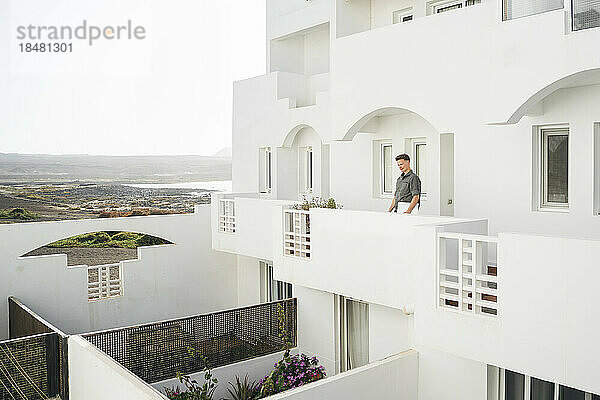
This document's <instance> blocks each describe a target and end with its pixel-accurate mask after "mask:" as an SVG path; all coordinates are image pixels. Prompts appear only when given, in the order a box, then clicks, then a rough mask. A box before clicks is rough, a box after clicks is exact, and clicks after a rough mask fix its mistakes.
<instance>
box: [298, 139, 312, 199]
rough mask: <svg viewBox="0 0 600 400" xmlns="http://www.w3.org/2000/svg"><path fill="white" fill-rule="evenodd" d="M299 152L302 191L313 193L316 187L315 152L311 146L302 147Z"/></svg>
mask: <svg viewBox="0 0 600 400" xmlns="http://www.w3.org/2000/svg"><path fill="white" fill-rule="evenodd" d="M299 150H300V151H299V154H298V171H299V174H298V175H299V187H300V192H301V193H312V191H313V188H314V154H313V148H312V147H311V146H308V147H301V148H300V149H299Z"/></svg>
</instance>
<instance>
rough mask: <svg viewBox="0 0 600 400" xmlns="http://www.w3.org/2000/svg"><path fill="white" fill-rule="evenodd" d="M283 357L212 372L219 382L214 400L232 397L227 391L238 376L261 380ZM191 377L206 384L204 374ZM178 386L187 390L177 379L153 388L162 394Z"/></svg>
mask: <svg viewBox="0 0 600 400" xmlns="http://www.w3.org/2000/svg"><path fill="white" fill-rule="evenodd" d="M282 357H283V352H278V353H275V354H269V355H266V356H262V357H257V358H253V359H250V360H246V361H241V362H238V363H235V364H231V365H225V366H223V367H219V368H215V369H213V370H211V372H212V374H213V378H216V379H218V380H219V382H218V384H217V388H216V390H215V393H214V398H215V399H223V398H227V397H229V396H230V395H229V392H228V391H227V389H231V386H229V382H231V383H233V384H234V385H235V378H236V376H237V377H239V378H240V380H242V381H243V380H244V377H245V376H246V375H248V380H249V381H250V382H253V381H259V380H261V379H262V378H264V377H265V376H267V375H269V374H270V373H271V371H272V370H273V365H274V364H275V363H276V362H277V361H279V360H281V358H282ZM189 376H190V378H192V379H195V380H197V381H198V382H199V383H200V385H202V384H203V382H204V372H198V373H195V374H190V375H189ZM177 386H179V388H180V389H183V390H185V385H184V384H182V383H180V382H179V380H178V379H177V378H174V379H167V380H164V381H161V382H157V383H153V384H152V387H154V388H155V389H156V390H158V391H161V392H164V388H165V387H166V388H169V389H171V388H174V387H177Z"/></svg>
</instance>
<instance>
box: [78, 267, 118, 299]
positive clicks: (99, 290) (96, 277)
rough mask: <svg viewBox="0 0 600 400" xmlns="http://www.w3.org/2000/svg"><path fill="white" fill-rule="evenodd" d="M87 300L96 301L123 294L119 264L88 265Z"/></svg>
mask: <svg viewBox="0 0 600 400" xmlns="http://www.w3.org/2000/svg"><path fill="white" fill-rule="evenodd" d="M87 275H88V301H96V300H102V299H108V298H111V297H117V296H122V295H123V285H122V281H121V264H120V263H116V264H106V265H96V266H92V267H88V270H87Z"/></svg>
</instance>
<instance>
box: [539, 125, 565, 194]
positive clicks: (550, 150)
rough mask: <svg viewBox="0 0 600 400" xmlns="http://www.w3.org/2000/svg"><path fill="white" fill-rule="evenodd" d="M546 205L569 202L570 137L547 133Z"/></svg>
mask: <svg viewBox="0 0 600 400" xmlns="http://www.w3.org/2000/svg"><path fill="white" fill-rule="evenodd" d="M543 140H544V155H543V156H544V176H543V181H544V203H548V204H565V205H566V204H568V202H569V135H568V134H554V133H547V132H545V133H544V135H543Z"/></svg>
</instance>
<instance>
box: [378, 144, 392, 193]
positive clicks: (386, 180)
mask: <svg viewBox="0 0 600 400" xmlns="http://www.w3.org/2000/svg"><path fill="white" fill-rule="evenodd" d="M380 160H381V166H380V171H381V174H380V175H381V194H383V195H385V194H393V193H394V156H393V153H392V144H391V143H389V142H386V143H382V144H381V153H380Z"/></svg>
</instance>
